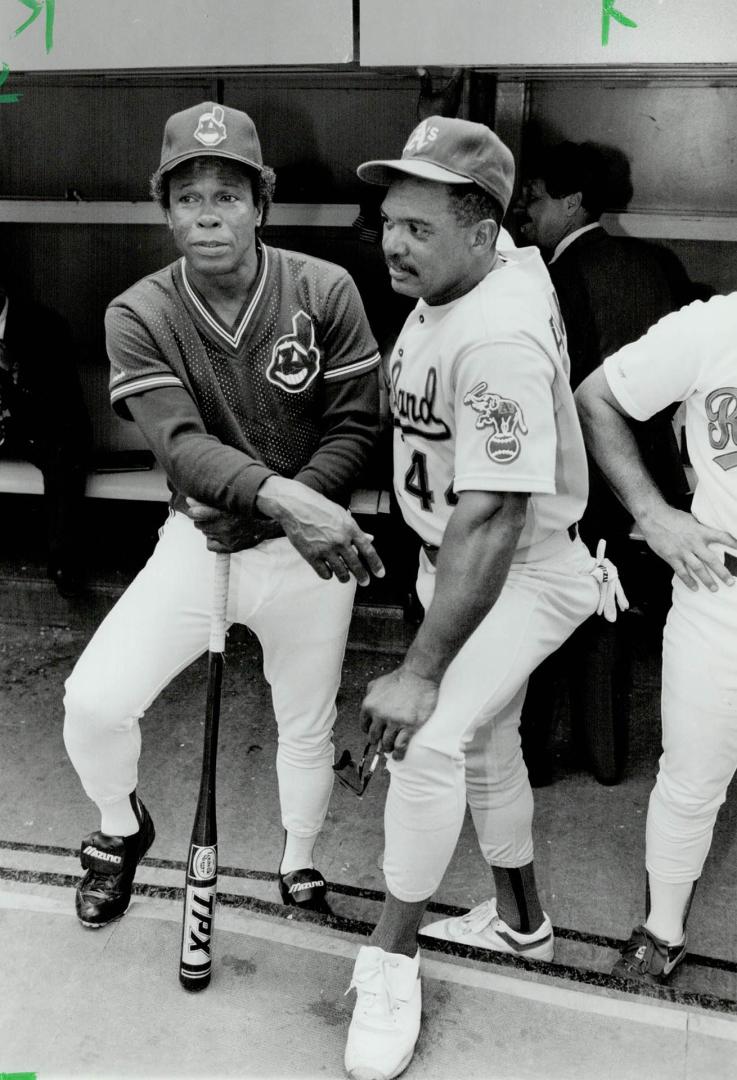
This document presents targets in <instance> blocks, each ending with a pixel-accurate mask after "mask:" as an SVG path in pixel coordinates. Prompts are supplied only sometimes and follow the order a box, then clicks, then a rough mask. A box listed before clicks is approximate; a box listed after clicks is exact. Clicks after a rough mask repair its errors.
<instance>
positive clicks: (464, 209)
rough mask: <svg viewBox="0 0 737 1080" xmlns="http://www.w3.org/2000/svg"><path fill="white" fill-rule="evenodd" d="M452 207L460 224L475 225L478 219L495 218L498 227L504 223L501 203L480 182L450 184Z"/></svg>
mask: <svg viewBox="0 0 737 1080" xmlns="http://www.w3.org/2000/svg"><path fill="white" fill-rule="evenodd" d="M447 187H448V198H449V200H450V208H451V210H452V212H453V215H454V217H455V219H456V221H457V222H458V224H459V225H475V224H476V222H477V221H486V220H487V219H488V218H493V220H494V221H495V222H496V225H497V227H499V226H500V225H501V223H502V218H503V217H504V211H503V210H502V207H501V204H500V203H499V201H498V200H497V199H495V198H494V196H493V195H490V194H489V192H488V191H485V190H484V188H482V187H479V185H478V184H471V185H468V184H448V185H447Z"/></svg>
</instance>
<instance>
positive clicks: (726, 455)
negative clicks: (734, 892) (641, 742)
mask: <svg viewBox="0 0 737 1080" xmlns="http://www.w3.org/2000/svg"><path fill="white" fill-rule="evenodd" d="M576 397H577V402H578V405H579V411H580V414H581V419H582V422H583V425H584V431H585V433H586V439H587V442H588V445H589V447H590V448H591V451H592V453H593V454H594V456H595V458H596V460H597V462H598V464H599V465H600V467H601V469H602V470H603V472H604V473H605V474H606V476H607V478H608V480H609V482H610V483H611V485H612V487H613V488H614V491H615V492H616V494H617V495H618V496H619V498H620V499H621V500H622V502H623V503H624V504H625V506H626V507H627V508H628V510H629V511H630V513H631V514H632V515H633V517H634V518H635V519H636V521H637V523H638V525H639V527H640V529H641V531H642V533H643V535H644V537H645V540H646V541H647V542H648V544H649V545H650V547H651V548H652V550H653V551H654V552H655V553H656V554H657V555H659V556H660V557H661V558H663V559H665V561H666V562H667V563H669V564H670V566H671V567H672V568H673V570H674V571H675V577H674V579H673V603H672V607H671V609H670V612H669V614H668V619H667V622H666V627H665V633H664V637H663V682H662V718H663V754H662V756H661V758H660V768H659V772H658V777H657V780H656V784H655V788H654V789H653V792H652V794H651V796H650V804H649V808H648V816H647V831H646V864H647V872H648V888H649V902H650V908H649V912H648V913H647V917H646V920H645V923H644V924H643V925H642V926H638V927H636V928H635V929H634V931H633V933H632V936H631V938H630V940H629V942H628V943H627V945H626V947H625V948H624V950H623V953H622V957H621V958H620V960H619V961H618V962H617V964H616V965H615V967H614V972H615V974H618V975H622V976H623V977H625V978H628V979H632V980H637V981H640V982H648V983H658V982H663V981H664V980H665V979H666V978H667V977H668V975H669V974H670V973H671V972H672V971H673V969H674V968H675V967H676V965H677V964H678V963H679V962H680V961H681V960H682V959H683V957H684V955H685V952H686V919H687V916H688V910H689V907H690V904H691V899H692V896H693V890H694V888H695V885H696V882H697V880H698V878H699V877H700V875H701V871H702V868H703V865H704V861H705V859H706V856H707V854H708V851H709V846H710V844H711V837H712V832H713V829H714V822H715V820H716V815H717V812H718V810H719V807H720V806H721V804H722V803H723V802H724V798H725V794H726V790H727V785H728V784H729V782H730V780H731V778H732V776H733V775H734V772H735V769H736V768H737V663H736V662H735V657H736V656H737V652H736V650H735V642H737V589H735V588H734V587H733V586H734V577H733V576H732V575H733V574H737V293H732V294H731V295H729V296H716V297H714V298H713V299H711V300H709V301H708V303H703V302H701V301H697V302H696V303H694V304H690V305H689V306H688V307H686V308H683V309H682V310H681V311H679V312H677V313H675V314H673V315H668V316H666V317H665V318H664V319H661V320H660V322H659V323H657V324H656V325H655V326H654V327H653V328H652V329H651V330H649V331H648V333H647V334H646V335H645V336H644V337H642V338H640V339H639V341H637V342H634V343H633V344H631V345H627V346H625V347H624V348H623V349H620V351H619V352H617V353H614V354H613V355H612V356H610V357H609V359H608V360H606V361H605V363H604V366H603V368H602V369H599V370H597V371H595V372H593V374H591V375H590V376H589V377H588V379H586V381H585V382H583V383H582V384H581V386H580V387H579V389H578V391H577V395H576ZM674 401H683V402H685V415H686V439H687V443H688V451H689V456H690V458H691V462H692V464H693V467H694V470H695V474H696V490H695V494H694V498H693V504H692V507H691V513H684V512H682V511H680V510H676V509H674V508H673V507H671V506H669V505H668V504H667V503H666V502H665V501H664V499H663V497H662V495H661V494H660V492H659V490H658V488H657V487H656V486H655V484H654V483H653V481H652V479H651V477H650V476H649V474H648V472H647V471H646V469H645V467H644V465H643V462H642V459H641V457H640V455H639V451H638V449H637V445H636V443H635V442H634V439H633V436H632V433H631V431H630V428H629V427H628V424H627V418H628V417H632V418H634V419H635V420H646V419H648V417H650V416H653V415H654V414H655V413H657V412H658V411H659V410H660V409H662V408H664V407H665V406H667V405H670V404H671V403H672V402H674ZM727 586H732V587H731V588H728V587H727Z"/></svg>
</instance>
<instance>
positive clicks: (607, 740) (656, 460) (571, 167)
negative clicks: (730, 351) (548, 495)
mask: <svg viewBox="0 0 737 1080" xmlns="http://www.w3.org/2000/svg"><path fill="white" fill-rule="evenodd" d="M631 195H632V187H631V184H630V181H629V167H628V163H627V162H626V159H625V158H624V156H623V155H621V154H619V153H618V152H616V151H613V150H610V149H609V148H604V147H599V146H596V145H594V144H591V143H580V144H578V143H571V142H565V143H560V144H559V145H557V146H555V147H553V148H552V149H550V150H549V151H548V152H547V153H546V154H545V155H543V156H542V157H541V158H540V160H539V162H538V164H537V167H536V169H535V171H534V174H533V177H532V179H531V181H530V182H529V183H528V184H527V185H526V194H525V199H524V206H525V220H523V223H522V224H521V228H520V233H521V238H522V239H523V241H526V242H530V243H533V244H536V245H537V246H538V247H540V249H541V250H542V252H543V255H544V257H545V258H546V261H547V263H548V270H549V272H550V276H551V278H552V281H553V284H554V286H555V290H556V293H557V295H558V299H559V302H560V306H561V311H562V314H563V321H564V323H565V327H566V333H567V337H568V352H569V355H570V359H571V383H572V385H573V387H574V389H575V387H576V386H577V385H578V384H579V383H580V382H581V381H582V380H583V379H584V378H585V377H586V376H587V375H588V374H589V373H590V372H591V371H593V370H594V368H596V367H598V366H599V364H601V363H602V361H603V360H604V359H605V358H606V357H607V356H609V355H611V354H612V353H614V352H616V351H617V350H618V349H620V348H621V347H622V346H623V345H626V344H628V343H629V342H631V341H635V340H637V339H638V338H639V337H641V336H642V335H643V334H644V333H645V332H646V331H647V330H648V329H649V328H650V327H651V326H652V325H653V324H654V323H656V322H657V321H658V320H659V319H660V318H662V316H664V315H667V314H668V313H670V312H671V311H675V310H677V309H678V308H680V307H682V306H683V305H684V304H687V303H690V302H691V301H692V300H695V299H697V298H700V297H701V298H703V297H705V296H708V295H709V291H708V290H705V289H702V288H700V287H697V286H695V285H694V284H693V283H692V282H691V281H689V279H688V276H687V274H686V272H685V270H684V268H683V267H682V265H681V263H680V262H679V261H678V259H677V258H676V257H675V255H674V254H673V253H672V252H671V251H669V250H668V249H667V248H664V247H662V246H660V245H657V244H652V243H646V242H644V241H642V240H638V239H634V238H631V237H618V236H611V235H610V234H609V233H607V232H606V230H605V229H604V228H603V227H602V226H601V224H600V223H599V218H600V217H601V215H602V213H603V212H604V210H605V209H606V208H621V207H623V206H625V205H626V204H627V202H628V201H629V199H630V198H631ZM673 411H674V410H673V409H671V410H667V411H664V412H663V413H660V414H658V415H657V416H655V417H653V418H652V419H651V420H649V421H647V422H646V423H643V424H637V423H634V422H633V425H632V426H633V430H634V432H635V436H636V438H637V441H638V445H639V447H640V449H641V451H642V453H643V456H644V457H645V459H646V460H647V462H648V468H649V470H650V472H651V473H652V475H653V476H654V478H655V479H656V482H657V483H658V485H659V487H660V489H661V491H662V492H663V495H664V497H665V498H666V499H667V500H668V501H669V502H670V503H672V504H675V505H684V502H685V500H687V497H688V486H687V482H686V477H685V474H684V469H683V466H682V464H681V460H680V453H679V447H678V442H677V439H676V436H675V432H674V430H673V425H672V416H673ZM590 470H591V479H590V495H589V503H588V507H587V509H586V512H585V514H584V516H583V518H582V520H581V523H580V531H581V535H582V537H583V539H584V541H585V542H586V543H587V544H588V546H589V548H590V549H591V550H592V551H595V550H596V545H597V542H598V541H599V539H600V538H604V539H606V541H607V555H608V557H609V558H611V559H612V561H613V562H614V563H616V564H617V566H618V567H619V571H620V575H621V577H622V580H623V583H624V586H625V589H626V591H627V592H628V594H629V597H630V600H631V601H632V602H633V603H634V605H636V606H637V607H639V608H641V609H649V610H651V611H652V612H653V613H654V615H655V617H656V618H660V617H661V615H663V616H664V613H665V611H666V610H667V606H668V602H669V591H670V585H669V578H668V576H667V574H662V573H660V574H659V580H656V579H657V578H658V571H659V568H652V567H650V566H648V571H647V576H648V582H647V586H646V587H644V588H643V587H642V586H641V585H640V584H639V579H640V578H641V577H642V565H641V563H642V552H641V550H640V549H639V548H638V546H637V545H636V544H633V542H632V540H631V539H630V532H631V529H632V524H633V522H632V518H631V517H630V515H629V514H628V513H627V511H626V510H625V509H624V507H623V506H622V505H621V504H620V503H619V502H618V501H617V499H616V497H615V496H614V495H613V494H612V492H611V490H610V489H609V488H608V486H607V485H606V484H605V483H604V481H603V480H602V478H601V476H600V475H599V473H598V470H597V469H596V467H595V466H593V465H592V463H590ZM651 571H652V575H651ZM623 622H626V620H624V621H622V620H620V622H618V623H617V624H616V625H612V624H609V623H605V622H604V621H603V620H600V619H597V620H590V621H589V622H588V623H587V624H586V625H585V626H584V627H582V628H581V630H580V632H579V633H578V634H577V635H576V636H575V638H574V640H573V641H572V642H571V644H570V647H569V651H568V660H569V661H570V659H571V657H574V658H575V670H576V671H577V673H578V674H577V679H576V685H575V686H572V687H571V689H572V695H571V697H572V702H573V703H574V709H573V711H574V713H575V712H576V711H577V710H576V707H575V703H576V702H579V703H580V709H581V710H582V711H584V712H586V713H589V714H590V713H592V712H594V711H595V712H597V714H599V717H600V719H601V720H602V724H603V725H604V727H605V728H606V725H607V724H608V725H610V726H611V725H615V726H616V725H618V726H619V730H618V731H617V730H615V731H612V730H606V729H605V730H599V731H596V732H592V730H591V727H590V724H591V722H592V717H591V716H590V715H588V716H585V717H583V718H582V721H583V726H584V730H583V731H582V732H580V734H581V736H582V738H583V740H584V742H585V743H587V747H586V748H587V751H588V756H589V758H590V761H589V764H590V765H591V767H592V771H593V772H594V775H596V776H597V779H599V780H601V781H602V782H603V783H616V782H617V780H618V779H619V778H620V774H621V771H622V768H623V766H624V757H625V754H626V731H625V730H623V728H624V725H625V723H626V717H624V716H623V715H622V713H623V712H626V702H624V701H623V697H624V694H625V690H624V685H625V683H626V681H627V678H628V664H627V660H626V654H625V652H624V649H625V645H626V643H625V642H624V640H623V638H624V635H625V634H626V630H624V629H623ZM548 663H549V668H550V670H549V671H548V672H543V671H542V670H540V669H539V670H538V672H537V673H535V675H534V676H533V678H532V679H531V681H530V688H529V691H528V700H527V704H526V708H525V712H524V713H523V720H522V727H523V745H524V746H525V748H526V756H527V758H528V763H529V765H530V771H531V773H532V774H533V779H534V780H537V782H540V783H543V782H546V780H548V779H549V768H550V766H549V758H548V756H547V749H546V747H547V741H548V736H549V727H550V723H549V716H548V718H547V719H541V715H540V714H541V713H543V712H547V713H548V714H549V711H550V706H549V704H548V705H547V707H546V704H545V703H546V702H548V703H549V701H550V700H551V688H550V679H551V676H552V674H553V673H554V672H555V673H558V672H559V671H560V669H561V667H562V666H563V658H561V657H560V656H559V655H557V654H556V655H555V656H554V657H552V658H551V659H550V661H549V662H548ZM582 673H583V674H582ZM587 677H590V678H591V680H592V682H593V683H595V684H596V687H597V690H596V695H595V697H594V696H593V695H592V694H591V693H589V692H588V691H587V690H586V688H585V685H584V684H585V681H586V678H587ZM603 678H604V679H605V680H606V681H607V682H608V683H609V686H608V688H607V687H606V686H602V679H603ZM612 698H614V701H613V700H612ZM573 719H574V723H575V721H576V716H575V715H574V717H573Z"/></svg>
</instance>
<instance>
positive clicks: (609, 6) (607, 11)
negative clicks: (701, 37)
mask: <svg viewBox="0 0 737 1080" xmlns="http://www.w3.org/2000/svg"><path fill="white" fill-rule="evenodd" d="M23 3H28V0H23ZM612 19H614V21H615V22H618V23H619V24H620V25H621V26H629V27H630V28H631V29H636V28H637V23H636V22H633V21H632V19H628V18H627V16H626V15H623V14H622V12H621V11H617V9H616V8H615V7H614V0H601V43H602V45H608V44H609V26H610V23H611V21H612Z"/></svg>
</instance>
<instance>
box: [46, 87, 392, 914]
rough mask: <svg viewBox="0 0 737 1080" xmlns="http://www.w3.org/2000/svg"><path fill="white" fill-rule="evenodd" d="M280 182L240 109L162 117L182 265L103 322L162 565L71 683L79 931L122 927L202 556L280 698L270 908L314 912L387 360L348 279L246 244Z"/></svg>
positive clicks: (195, 652)
mask: <svg viewBox="0 0 737 1080" xmlns="http://www.w3.org/2000/svg"><path fill="white" fill-rule="evenodd" d="M273 186H274V174H273V171H272V170H270V169H268V168H267V167H265V166H264V165H263V163H262V158H261V149H260V145H259V141H258V137H257V134H256V130H255V127H254V125H253V122H252V121H251V119H250V117H248V116H247V115H246V114H245V113H243V112H239V111H237V110H234V109H229V108H225V107H223V106H220V105H215V104H214V103H212V102H207V103H205V104H203V105H199V106H195V107H194V108H191V109H187V110H185V111H184V112H181V113H177V114H176V115H174V116H173V117H170V119H169V121H168V122H167V125H166V130H165V133H164V142H163V148H162V157H161V164H160V168H159V170H158V172H157V173H156V174H155V175H154V178H153V190H154V194H155V196H156V197H157V198H158V200H159V201H160V203H161V205H162V206H163V207H164V208H165V210H166V215H167V220H168V222H169V225H170V227H171V229H172V232H173V235H174V240H175V242H176V244H177V247H178V249H179V250H180V252H181V253H182V255H183V258H182V259H181V260H179V261H177V262H176V263H173V264H172V265H171V266H168V267H166V268H165V269H164V270H161V271H159V272H158V273H155V274H152V275H151V276H150V277H147V278H145V279H143V280H142V281H139V282H138V283H137V284H136V285H134V286H133V287H132V288H130V289H129V290H128V291H127V292H125V293H124V294H123V295H122V296H120V297H118V298H117V300H115V301H114V302H113V303H112V304H111V305H110V308H109V309H108V313H107V317H106V329H107V343H108V352H109V355H110V360H111V366H112V374H111V396H112V401H113V404H114V407H115V408H116V409H117V410H118V412H120V414H121V415H123V416H125V417H128V418H130V417H132V418H133V419H134V420H135V421H136V422H137V423H138V425H139V426H140V428H141V430H142V431H143V433H144V435H145V436H146V439H147V440H148V442H149V444H150V446H151V448H152V450H153V451H154V453H155V454H156V456H157V458H158V460H159V461H160V462H161V464H162V465H163V466H164V468H165V469H166V472H167V476H168V478H169V483H170V487H171V489H172V493H173V497H172V511H171V513H170V515H169V519H168V521H167V522H166V524H165V526H164V527H163V529H162V531H161V535H160V540H159V543H158V545H157V547H156V550H155V552H154V554H153V556H152V558H151V559H150V561H149V562H148V564H147V565H146V567H145V568H144V569H143V570H142V571H141V573H140V574H139V575H138V577H137V578H136V580H135V581H134V582H133V584H132V585H131V586H130V588H129V589H128V590H127V591H126V593H125V595H124V596H123V597H122V598H121V600H120V601H119V603H118V604H117V605H116V606H115V608H114V610H113V611H112V612H111V613H110V615H109V616H108V617H107V618H106V619H105V621H104V622H103V623H102V625H101V626H100V628H99V630H98V631H97V633H96V634H95V636H94V637H93V639H92V641H91V642H90V644H89V645H88V647H87V649H86V651H85V653H84V654H83V656H82V657H81V659H80V660H79V662H78V664H77V665H76V667H75V669H74V671H73V673H72V675H71V676H70V678H69V680H68V682H67V692H66V698H65V705H66V721H65V729H64V734H65V741H66V746H67V749H68V752H69V756H70V758H71V760H72V762H73V764H74V766H75V768H76V769H77V772H78V773H79V775H80V778H81V780H82V783H83V785H84V788H85V791H86V792H87V794H88V795H89V796H90V798H91V799H93V800H94V802H96V803H97V805H98V807H99V808H100V812H101V825H100V831H99V832H96V833H93V834H92V836H90V837H87V838H86V839H85V840H84V841H83V844H82V865H83V868H84V869H85V870H86V871H87V873H86V875H85V877H84V879H83V880H82V882H81V884H80V886H79V888H78V890H77V900H76V902H77V913H78V916H79V918H80V920H81V921H82V922H83V923H84V924H85V925H87V926H103V925H105V923H106V922H109V921H110V920H111V919H113V918H116V917H117V916H119V915H122V914H123V913H124V911H125V910H126V908H127V906H128V903H129V900H130V892H131V885H132V881H133V875H134V873H135V868H136V865H137V864H138V862H139V861H140V859H141V858H142V857H143V855H144V854H145V852H146V850H147V849H148V847H149V846H150V844H151V842H152V840H153V836H154V829H153V825H152V823H151V818H150V816H149V815H148V812H147V811H146V810H145V808H144V807H143V805H142V804H141V802H140V800H139V799H138V798H137V796H136V791H135V789H136V784H137V766H138V757H139V753H140V730H139V720H140V718H141V716H142V715H143V714H144V712H145V710H146V709H147V708H148V706H149V705H150V704H151V702H152V701H153V700H154V698H155V697H156V696H157V694H158V693H159V692H160V690H161V689H162V688H163V687H164V686H166V684H167V683H168V682H169V681H170V680H171V679H172V678H173V677H174V676H175V675H176V674H177V673H178V672H179V671H181V670H182V669H183V668H184V667H185V666H186V665H187V664H189V663H190V662H191V661H192V660H194V659H195V658H196V657H197V656H199V655H200V654H201V653H203V652H204V651H205V649H206V647H207V638H208V624H209V612H210V606H211V581H212V575H213V562H214V556H213V555H212V554H211V552H212V551H229V552H235V554H233V556H232V558H231V573H230V582H231V584H230V594H229V601H228V619H229V621H230V622H233V621H236V622H243V623H246V624H247V625H248V626H249V627H250V628H251V629H252V630H253V631H254V632H255V633H256V634H257V636H258V638H259V640H260V642H261V645H262V648H263V655H264V673H265V675H266V678H267V680H268V681H269V683H270V684H271V689H272V697H273V704H274V711H275V714H276V719H277V724H278V728H279V747H278V752H277V776H278V781H279V794H280V801H281V811H282V823H283V826H284V829H285V831H286V839H285V848H284V852H283V856H282V862H281V865H280V878H279V881H280V891H281V894H282V898H283V900H284V901H285V903H295V904H299V905H300V906H306V907H312V908H315V909H317V910H323V909H325V906H326V905H325V883H324V881H323V879H322V877H321V875H320V874H319V873H318V872H317V871H316V870H314V864H313V858H312V851H313V846H314V843H315V840H316V837H317V835H318V833H319V831H320V828H321V826H322V823H323V820H324V817H325V813H326V810H327V806H328V801H329V798H330V793H331V790H332V783H333V772H332V763H333V746H332V741H331V732H332V726H333V722H334V719H335V696H336V693H337V689H338V685H339V681H340V668H341V664H342V659H343V654H344V649H345V641H346V636H347V632H348V625H349V621H350V616H351V609H352V603H353V596H354V590H355V585H356V580H358V581H360V582H362V583H365V582H367V581H368V578H369V573H368V570H371V571H373V572H374V573H377V574H381V573H382V572H383V568H382V566H381V562H380V560H379V558H378V556H377V555H376V553H375V551H374V550H373V547H372V546H371V543H370V538H369V537H367V536H366V534H364V533H363V532H362V531H361V530H360V529H359V528H358V527H357V525H356V524H355V522H354V521H353V519H352V517H351V515H350V513H349V512H348V511H347V510H346V509H344V505H345V503H346V502H347V499H348V497H349V495H350V491H351V486H352V484H353V483H354V482H355V479H356V477H357V474H358V472H359V470H360V469H361V466H362V465H363V463H364V461H365V459H366V456H367V454H368V453H369V452H370V450H371V447H372V445H373V443H374V439H375V436H376V430H377V415H378V414H377V410H378V387H377V372H376V368H377V365H378V364H379V355H378V352H377V349H376V344H375V342H374V340H373V337H372V335H371V332H370V330H369V327H368V324H367V322H366V317H365V314H364V311H363V307H362V304H361V301H360V299H359V297H358V293H357V290H356V288H355V285H354V283H353V281H352V280H351V278H350V277H349V276H348V274H346V272H345V271H344V270H342V269H341V268H339V267H337V266H333V265H332V264H329V263H325V262H321V261H319V260H316V259H311V258H308V257H306V256H304V255H299V254H296V253H294V252H287V251H280V250H277V249H274V248H269V247H267V246H266V245H264V244H263V243H261V241H260V240H259V239H258V236H257V229H258V227H259V226H260V225H262V224H263V222H264V220H265V216H266V213H267V211H268V207H269V203H270V200H271V195H272V192H273ZM191 519H194V521H193V520H191ZM208 548H209V549H210V550H209V551H208ZM367 568H368V569H367Z"/></svg>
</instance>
